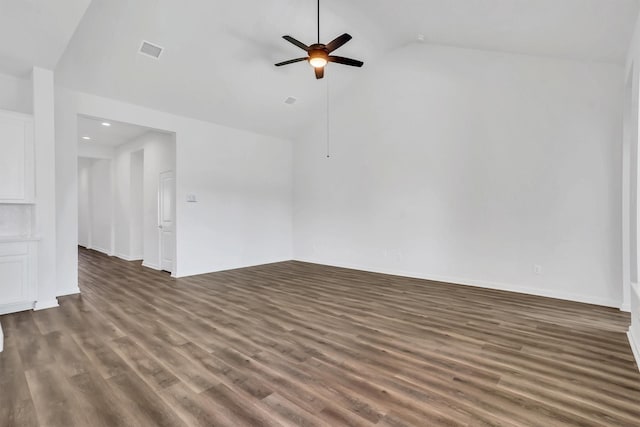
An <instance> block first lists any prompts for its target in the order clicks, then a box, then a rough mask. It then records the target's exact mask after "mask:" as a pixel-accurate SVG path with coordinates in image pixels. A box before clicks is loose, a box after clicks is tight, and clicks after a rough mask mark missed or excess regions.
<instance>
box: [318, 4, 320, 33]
mask: <svg viewBox="0 0 640 427" xmlns="http://www.w3.org/2000/svg"><path fill="white" fill-rule="evenodd" d="M318 44H320V0H318Z"/></svg>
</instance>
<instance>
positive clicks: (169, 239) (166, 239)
mask: <svg viewBox="0 0 640 427" xmlns="http://www.w3.org/2000/svg"><path fill="white" fill-rule="evenodd" d="M174 188H175V177H174V175H173V171H168V172H162V173H161V174H160V186H159V191H158V213H159V215H158V220H159V221H158V228H159V231H160V268H161V269H162V270H165V271H168V272H170V273H173V263H174V259H175V252H176V248H175V225H174V218H173V213H174V211H175V209H174V206H175V194H174Z"/></svg>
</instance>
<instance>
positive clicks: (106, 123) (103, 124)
mask: <svg viewBox="0 0 640 427" xmlns="http://www.w3.org/2000/svg"><path fill="white" fill-rule="evenodd" d="M102 126H106V127H109V126H111V123H109V122H102Z"/></svg>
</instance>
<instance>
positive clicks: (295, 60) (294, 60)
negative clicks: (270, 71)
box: [276, 57, 309, 67]
mask: <svg viewBox="0 0 640 427" xmlns="http://www.w3.org/2000/svg"><path fill="white" fill-rule="evenodd" d="M307 59H309V58H307V57H304V58H296V59H290V60H288V61H284V62H278V63H277V64H276V67H282V66H283V65H289V64H295V63H296V62H301V61H306V60H307Z"/></svg>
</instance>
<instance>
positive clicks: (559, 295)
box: [294, 258, 620, 309]
mask: <svg viewBox="0 0 640 427" xmlns="http://www.w3.org/2000/svg"><path fill="white" fill-rule="evenodd" d="M294 261H301V262H309V263H313V264H321V265H329V266H333V267H339V268H348V269H351V270H361V271H368V272H372V273H380V274H388V275H392V276H402V277H410V278H413V279H423V280H431V281H433V282H443V283H451V284H455V285H464V286H473V287H476V288H484V289H493V290H497V291H508V292H515V293H518V294H527V295H536V296H540V297H547V298H555V299H561V300H566V301H573V302H581V303H585V304H593V305H600V306H605V307H613V308H618V309H619V308H620V301H619V300H614V299H609V298H600V297H594V296H589V295H578V294H569V293H565V292H555V291H550V290H546V289H537V288H523V287H517V286H515V285H512V284H507V283H498V282H485V281H481V280H473V279H462V278H459V277H446V276H432V275H426V274H422V273H414V272H406V271H400V270H381V269H377V268H370V267H363V266H359V265H348V264H341V263H332V262H329V263H327V262H321V261H317V260H312V259H310V258H306V259H305V258H296V259H294Z"/></svg>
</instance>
